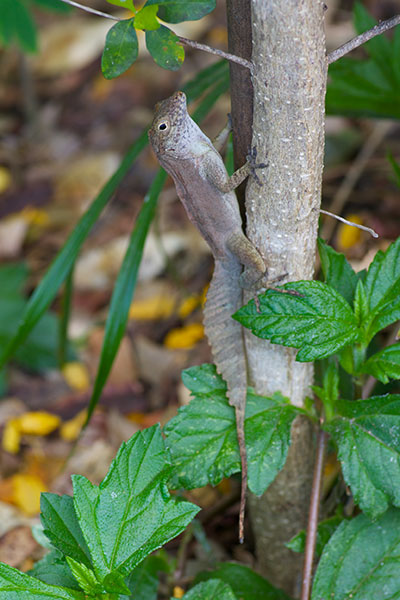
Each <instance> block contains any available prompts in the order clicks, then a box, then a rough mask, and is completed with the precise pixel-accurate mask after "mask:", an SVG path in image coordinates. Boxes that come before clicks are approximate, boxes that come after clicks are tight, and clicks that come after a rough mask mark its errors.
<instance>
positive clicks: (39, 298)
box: [0, 132, 147, 368]
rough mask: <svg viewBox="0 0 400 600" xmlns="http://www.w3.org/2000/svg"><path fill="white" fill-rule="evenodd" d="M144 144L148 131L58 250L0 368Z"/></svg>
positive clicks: (25, 333) (49, 297)
mask: <svg viewBox="0 0 400 600" xmlns="http://www.w3.org/2000/svg"><path fill="white" fill-rule="evenodd" d="M146 144H147V132H144V133H143V134H142V135H141V136H140V137H139V138H138V140H136V142H135V143H134V144H133V145H132V146H131V147H130V148H129V150H128V152H127V153H126V155H125V157H124V158H123V160H122V162H121V164H120V166H119V168H118V169H117V171H116V172H115V173H114V175H113V176H112V177H111V178H110V179H109V180H108V181H107V183H106V184H105V186H104V187H103V189H102V190H101V192H100V193H99V195H98V196H97V197H96V199H95V200H94V201H93V203H92V204H91V206H90V207H89V208H88V210H87V211H86V213H85V214H84V215H83V216H82V218H81V219H80V221H79V223H78V224H77V225H76V226H75V228H74V230H73V232H72V233H71V235H70V237H69V238H68V240H67V242H66V243H65V245H64V246H63V248H62V250H61V251H60V252H59V254H58V256H57V257H56V259H55V260H54V261H53V263H52V265H51V267H50V268H49V270H48V271H47V273H46V275H45V276H44V277H43V279H42V281H41V282H40V284H39V285H38V287H37V288H36V290H35V291H34V293H33V294H32V296H31V297H30V299H29V302H28V304H27V306H26V308H25V309H24V310H23V311H22V314H21V315H20V321H19V325H18V327H17V328H16V329H17V331H16V333H15V335H14V337H13V338H12V339H11V340H10V342H9V343H8V344H7V345H6V346H5V347H4V348H3V352H2V353H1V355H0V368H1V367H2V366H3V365H4V363H5V362H6V361H7V360H8V359H9V358H10V356H12V355H13V354H14V353H15V351H16V349H17V348H18V346H20V345H21V344H22V342H23V341H24V340H25V339H26V337H27V336H28V334H29V332H30V331H31V330H32V329H33V327H34V326H35V324H36V323H37V322H38V320H39V319H40V317H41V316H42V315H43V313H44V312H45V310H46V309H47V308H48V306H49V305H50V303H51V302H52V300H53V299H54V297H55V296H56V294H57V291H58V289H59V288H60V286H61V284H62V283H63V281H64V280H65V278H66V277H67V275H68V274H69V273H70V271H71V268H72V265H73V264H74V262H75V260H76V257H77V255H78V253H79V250H80V248H81V246H82V244H83V242H84V241H85V239H86V237H87V236H88V234H89V232H90V230H91V228H92V227H93V225H94V223H95V222H96V221H97V219H98V218H99V216H100V213H101V211H102V210H103V208H104V207H105V205H106V204H107V202H108V201H109V199H110V198H111V196H112V195H113V193H114V192H115V190H116V188H117V187H118V185H119V183H120V182H121V181H122V179H123V178H124V177H125V174H126V173H127V172H128V170H129V169H130V167H131V164H132V162H133V161H134V160H135V159H136V157H137V156H138V155H139V153H140V152H141V151H142V150H143V148H144V147H145V145H146Z"/></svg>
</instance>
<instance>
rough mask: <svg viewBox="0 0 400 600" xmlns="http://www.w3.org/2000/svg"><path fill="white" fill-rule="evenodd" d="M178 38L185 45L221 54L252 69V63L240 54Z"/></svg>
mask: <svg viewBox="0 0 400 600" xmlns="http://www.w3.org/2000/svg"><path fill="white" fill-rule="evenodd" d="M178 39H179V41H180V43H181V44H185V45H186V46H190V47H191V48H196V50H204V52H209V53H210V54H216V55H217V56H221V57H222V58H225V59H226V60H230V61H231V62H234V63H237V64H238V65H241V66H242V67H245V68H246V69H249V70H250V71H252V70H253V64H252V63H251V62H250V61H249V60H246V59H245V58H241V57H240V56H236V55H235V54H230V53H229V52H224V51H223V50H218V48H212V47H211V46H207V44H200V43H199V42H195V41H193V40H188V39H187V38H184V37H180V36H178Z"/></svg>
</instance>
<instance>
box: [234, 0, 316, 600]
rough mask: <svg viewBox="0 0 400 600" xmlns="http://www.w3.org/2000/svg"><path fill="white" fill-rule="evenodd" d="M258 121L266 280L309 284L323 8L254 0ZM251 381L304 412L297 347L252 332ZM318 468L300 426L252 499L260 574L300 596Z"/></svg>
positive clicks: (305, 382)
mask: <svg viewBox="0 0 400 600" xmlns="http://www.w3.org/2000/svg"><path fill="white" fill-rule="evenodd" d="M251 10H252V14H251V20H252V38H253V63H254V74H253V88H254V117H253V139H252V146H255V147H256V148H257V160H258V161H260V162H264V161H265V160H266V159H267V161H268V168H267V169H262V170H260V171H258V176H259V177H260V179H261V181H262V186H260V185H259V184H258V183H257V182H256V181H255V180H254V179H252V180H251V181H250V182H249V184H248V187H247V191H246V209H247V235H248V237H249V238H250V239H251V241H252V242H253V243H254V244H255V246H256V247H257V248H258V249H259V251H260V252H261V254H262V255H263V256H264V258H265V259H266V263H267V264H268V268H269V275H270V279H273V278H275V277H279V276H282V275H283V274H287V277H286V280H287V281H293V280H297V279H310V278H312V276H313V271H314V260H315V242H316V235H317V224H318V216H319V205H320V194H321V178H322V167H323V148H324V100H325V87H326V74H327V62H326V58H325V38H324V30H323V12H324V4H323V2H322V1H321V0H286V1H285V2H282V0H251ZM246 346H247V355H248V364H249V378H250V383H251V385H253V386H254V387H255V388H256V390H257V392H259V393H262V394H270V393H271V392H274V391H276V390H280V391H281V392H282V393H283V394H284V395H286V396H288V397H289V398H290V400H291V402H292V403H293V404H296V405H297V406H301V405H302V403H303V401H304V397H305V395H306V394H307V393H309V386H310V384H311V382H312V375H313V371H312V366H311V365H309V364H301V363H296V362H295V356H296V353H295V351H293V350H292V349H289V348H284V347H282V346H277V345H271V344H269V343H268V342H266V341H263V340H259V339H258V338H256V337H255V336H253V335H252V334H251V333H250V332H246ZM312 466H313V437H312V428H311V426H310V425H309V423H308V422H307V421H306V420H305V419H297V420H296V421H295V423H294V425H293V428H292V445H291V449H290V452H289V457H288V461H287V464H286V466H285V468H284V469H283V471H282V472H281V473H280V474H279V475H278V477H277V479H276V480H275V481H274V483H273V484H272V485H271V486H270V487H269V489H268V490H267V492H266V493H265V494H264V495H263V497H261V498H259V499H257V498H255V497H254V496H253V497H252V498H251V501H250V507H251V519H252V524H253V529H254V535H255V539H256V549H257V556H258V565H259V570H260V572H261V573H262V574H263V575H264V576H266V577H267V578H268V579H269V580H270V581H271V582H272V583H274V584H275V585H277V586H279V587H281V588H283V589H285V590H286V591H287V592H288V593H291V594H298V589H299V583H300V577H301V562H302V556H301V555H298V554H295V553H293V552H291V551H290V550H287V549H286V548H285V547H284V543H285V542H286V541H287V540H289V539H290V537H291V536H292V535H294V534H295V533H297V531H298V530H299V529H301V528H304V526H305V523H306V518H307V513H308V504H309V495H310V488H311V477H312Z"/></svg>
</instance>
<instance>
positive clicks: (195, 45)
mask: <svg viewBox="0 0 400 600" xmlns="http://www.w3.org/2000/svg"><path fill="white" fill-rule="evenodd" d="M61 2H65V4H70V5H71V6H75V8H80V9H81V10H84V11H86V12H88V13H92V14H94V15H98V16H99V17H105V18H106V19H111V20H112V21H123V19H121V17H115V16H114V15H110V14H108V13H105V12H102V11H101V10H96V9H95V8H90V7H89V6H85V5H84V4H80V3H79V2H75V0H61ZM177 38H178V40H179V43H181V44H184V45H185V46H190V47H191V48H196V50H203V51H204V52H208V53H209V54H215V55H216V56H221V58H225V59H226V60H230V61H231V62H234V63H237V64H238V65H241V66H242V67H245V68H246V69H249V70H250V71H252V69H253V65H252V63H251V62H250V61H249V60H246V59H245V58H241V57H240V56H236V55H235V54H230V53H229V52H224V51H223V50H219V49H218V48H212V47H211V46H207V44H200V43H199V42H195V41H194V40H189V39H187V38H184V37H181V36H179V35H178V36H177Z"/></svg>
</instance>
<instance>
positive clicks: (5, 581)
mask: <svg viewBox="0 0 400 600" xmlns="http://www.w3.org/2000/svg"><path fill="white" fill-rule="evenodd" d="M85 598H86V596H85V594H84V593H83V592H77V591H75V590H72V589H68V588H64V587H59V586H56V585H48V584H47V583H43V582H42V581H39V579H36V578H35V577H31V576H30V575H27V574H26V573H21V571H18V569H14V568H13V567H9V566H8V565H5V564H3V563H0V600H21V599H23V600H85Z"/></svg>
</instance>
